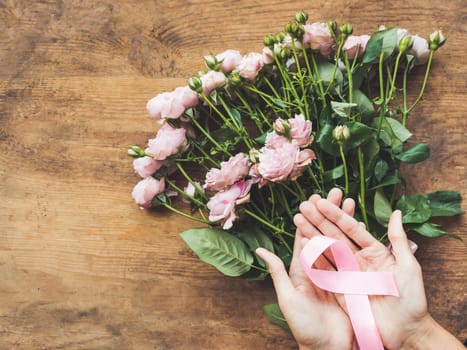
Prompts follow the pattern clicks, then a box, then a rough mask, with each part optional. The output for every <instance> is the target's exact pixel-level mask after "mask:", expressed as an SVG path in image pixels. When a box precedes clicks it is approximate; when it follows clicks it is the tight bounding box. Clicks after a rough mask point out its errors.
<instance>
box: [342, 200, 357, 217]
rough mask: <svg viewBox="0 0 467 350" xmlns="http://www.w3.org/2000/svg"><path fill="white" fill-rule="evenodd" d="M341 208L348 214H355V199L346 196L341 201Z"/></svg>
mask: <svg viewBox="0 0 467 350" xmlns="http://www.w3.org/2000/svg"><path fill="white" fill-rule="evenodd" d="M342 210H343V211H344V213H346V214H347V215H349V216H354V214H355V201H354V200H353V199H352V198H346V199H345V200H344V202H343V203H342Z"/></svg>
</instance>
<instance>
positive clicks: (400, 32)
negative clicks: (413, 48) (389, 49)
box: [397, 28, 410, 45]
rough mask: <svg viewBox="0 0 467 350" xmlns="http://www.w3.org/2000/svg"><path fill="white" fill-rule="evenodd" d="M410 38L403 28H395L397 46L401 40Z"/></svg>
mask: <svg viewBox="0 0 467 350" xmlns="http://www.w3.org/2000/svg"><path fill="white" fill-rule="evenodd" d="M408 36H410V35H409V31H408V30H407V29H404V28H397V45H399V44H400V42H401V40H402V39H404V38H406V37H408Z"/></svg>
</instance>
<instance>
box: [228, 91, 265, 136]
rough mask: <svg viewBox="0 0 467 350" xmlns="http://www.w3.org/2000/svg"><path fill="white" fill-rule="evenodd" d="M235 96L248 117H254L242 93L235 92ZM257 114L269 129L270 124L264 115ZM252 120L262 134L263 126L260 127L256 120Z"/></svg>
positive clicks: (253, 112)
mask: <svg viewBox="0 0 467 350" xmlns="http://www.w3.org/2000/svg"><path fill="white" fill-rule="evenodd" d="M236 95H237V97H238V99H239V100H240V101H242V104H243V106H244V107H245V108H246V109H247V111H248V113H249V114H250V116H252V115H255V113H256V112H255V111H253V110H252V109H251V106H250V104H249V103H248V102H247V101H246V99H245V97H243V95H242V93H241V92H240V91H238V90H236ZM258 111H259V109H258ZM259 114H260V115H261V118H263V122H264V123H265V124H266V125H267V126H268V127H271V123H270V122H269V120H267V118H266V117H265V115H264V114H263V113H259ZM252 119H253V120H254V121H255V124H256V127H257V128H258V130H259V132H260V133H261V134H263V133H264V130H263V126H262V125H261V123H260V122H259V121H258V120H256V119H255V118H252Z"/></svg>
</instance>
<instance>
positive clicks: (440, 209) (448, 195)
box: [427, 191, 464, 216]
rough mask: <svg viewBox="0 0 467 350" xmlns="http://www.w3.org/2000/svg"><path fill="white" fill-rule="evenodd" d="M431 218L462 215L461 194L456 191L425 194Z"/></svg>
mask: <svg viewBox="0 0 467 350" xmlns="http://www.w3.org/2000/svg"><path fill="white" fill-rule="evenodd" d="M427 196H428V199H429V200H430V209H431V215H432V216H453V215H459V214H464V211H463V210H462V209H461V206H460V204H461V194H460V193H459V192H456V191H436V192H431V193H428V194H427Z"/></svg>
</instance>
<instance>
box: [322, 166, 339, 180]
mask: <svg viewBox="0 0 467 350" xmlns="http://www.w3.org/2000/svg"><path fill="white" fill-rule="evenodd" d="M342 176H344V165H343V164H341V165H338V166H336V167H335V168H333V169H331V170H327V171H325V172H324V173H323V179H324V181H326V182H329V181H332V180H337V179H339V178H341V177H342Z"/></svg>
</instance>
